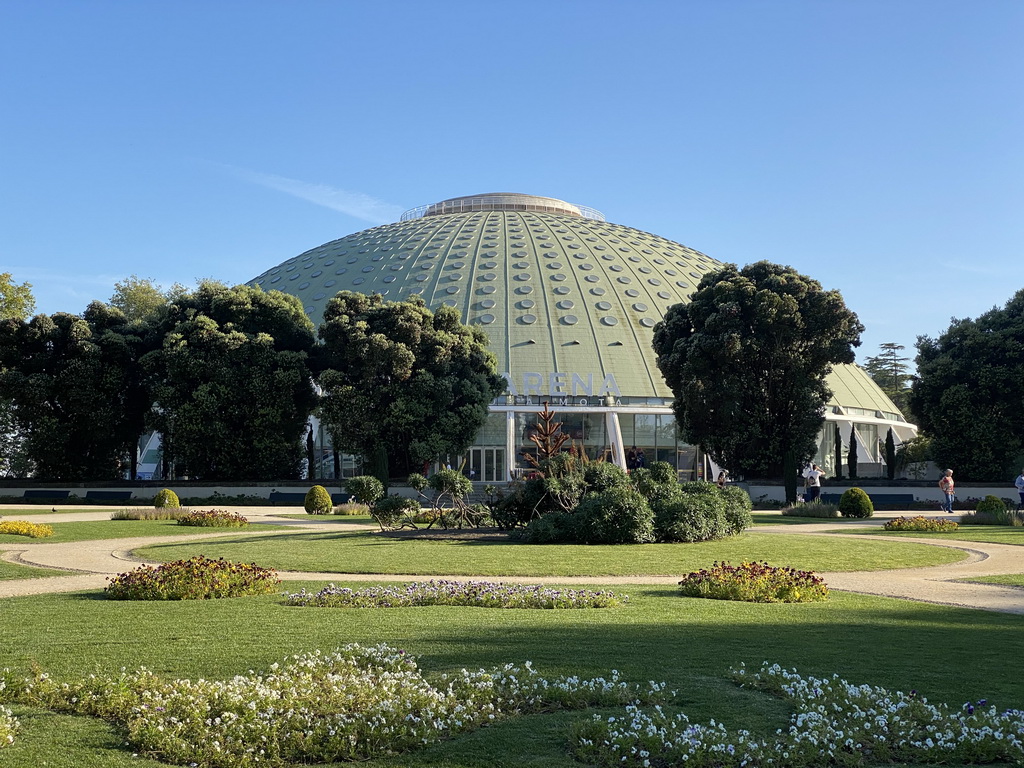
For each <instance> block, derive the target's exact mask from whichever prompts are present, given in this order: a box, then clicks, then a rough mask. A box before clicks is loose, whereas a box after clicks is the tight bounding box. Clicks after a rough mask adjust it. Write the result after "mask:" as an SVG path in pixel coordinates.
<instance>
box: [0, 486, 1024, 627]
mask: <svg viewBox="0 0 1024 768" xmlns="http://www.w3.org/2000/svg"><path fill="white" fill-rule="evenodd" d="M68 509H72V508H69V507H62V509H61V511H59V512H57V513H48V514H40V515H32V516H31V517H27V516H26V519H30V520H31V521H32V522H38V523H44V522H55V523H57V522H69V521H86V520H107V519H109V517H110V515H109V512H93V511H80V512H68V511H66V510H68ZM86 509H88V508H86ZM232 509H233V511H237V512H240V513H241V514H244V515H245V516H246V517H249V518H250V519H251V520H253V521H254V522H256V523H260V522H263V523H272V524H275V525H289V526H294V527H297V528H301V529H303V530H335V531H336V530H338V523H336V522H335V523H317V522H314V520H312V519H308V518H305V519H301V520H293V519H288V518H283V517H281V515H283V514H289V513H290V514H296V513H302V508H301V507H295V508H286V507H247V508H232ZM5 514H8V515H9V513H6V512H5V510H4V508H3V507H2V506H0V515H5ZM902 514H914V513H902V512H884V513H878V516H877V517H875V518H873V519H872V520H867V521H863V523H864V525H870V526H881V525H882V524H884V522H885V520H886V519H887V518H890V517H898V516H900V515H902ZM13 517H14V516H9V519H13ZM349 524H351V525H352V526H353V527H361V526H360V524H359V523H354V522H352V523H349ZM836 526H837V523H836V522H834V521H832V522H825V523H820V524H817V523H816V524H806V525H774V526H758V527H757V529H756V530H757V531H758V532H759V533H778V534H797V535H806V536H832V535H835V534H833V533H829V531H834V530H835V529H836ZM247 533H256V534H259V533H263V534H264V535H266V534H270V533H274V532H273V531H262V532H261V531H259V530H255V531H248V532H247ZM238 535H246V534H240V532H239V531H237V530H234V531H228V532H217V533H197V534H184V535H180V536H147V537H141V538H130V539H107V540H100V541H84V542H74V543H65V544H46V543H37V544H24V545H22V544H0V557H2V559H4V560H7V561H9V562H13V563H20V564H23V565H32V566H38V567H43V568H52V569H57V570H65V571H68V575H66V576H53V577H46V578H36V579H19V580H12V581H0V597H15V596H22V595H37V594H48V593H56V592H74V591H79V590H90V589H102V588H103V587H104V586H105V585H106V583H107V579H108V578H109V577H110V576H112V575H114V574H118V573H122V572H124V571H127V570H131V569H132V568H133V567H135V566H136V565H138V564H139V563H141V562H143V561H142V560H140V559H138V558H136V557H134V556H133V554H132V553H133V551H134V550H136V549H138V548H140V547H143V546H148V545H150V544H157V543H164V542H175V541H190V540H196V539H206V538H217V537H222V536H238ZM867 538H882V537H873V536H871V537H867ZM886 541H892V539H891V538H887V539H886ZM900 541H911V542H917V543H923V544H928V545H931V546H944V547H952V548H954V549H960V550H962V551H963V552H964V553H965V558H964V559H963V560H961V561H959V562H956V563H951V564H948V565H941V566H933V567H928V568H907V569H901V570H892V571H857V572H846V573H824V574H821V575H822V576H823V578H824V579H825V582H826V583H827V584H828V586H829V588H830V589H836V590H842V591H848V592H859V593H862V594H869V595H882V596H885V597H896V598H902V599H906V600H917V601H921V602H928V603H938V604H941V605H955V606H961V607H965V608H975V609H980V610H988V611H999V612H1002V613H1015V614H1024V588H1020V587H1005V586H998V585H993V584H974V583H970V582H964V581H960V580H961V579H969V578H974V577H979V576H993V575H1001V574H1019V573H1024V547H1020V546H1011V545H1006V544H988V543H981V542H965V541H957V540H955V539H952V538H946V539H943V540H942V541H936V540H935V539H917V538H902V539H900ZM680 575H681V574H680ZM279 576H280V578H281V579H282V580H286V581H289V580H290V581H294V580H330V581H335V582H342V581H413V580H418V579H423V578H424V577H423V576H414V575H408V574H379V575H378V574H365V573H363V574H342V573H293V572H281V573H279ZM460 578H464V579H472V578H477V579H493V578H494V577H485V576H477V577H473V576H464V577H460ZM678 580H679V576H678V575H677V576H594V577H580V576H576V577H571V578H569V577H536V576H532V577H519V578H509V577H502V581H515V582H521V583H532V584H537V583H549V584H565V583H573V584H675V583H676V582H677V581H678Z"/></svg>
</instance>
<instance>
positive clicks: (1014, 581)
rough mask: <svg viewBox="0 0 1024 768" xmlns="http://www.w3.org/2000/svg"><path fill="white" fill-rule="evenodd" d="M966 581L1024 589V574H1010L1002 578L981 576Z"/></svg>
mask: <svg viewBox="0 0 1024 768" xmlns="http://www.w3.org/2000/svg"><path fill="white" fill-rule="evenodd" d="M964 581H977V582H980V583H981V584H1004V585H1006V586H1008V587H1024V573H1008V574H1003V575H1002V576H979V577H978V578H976V579H964Z"/></svg>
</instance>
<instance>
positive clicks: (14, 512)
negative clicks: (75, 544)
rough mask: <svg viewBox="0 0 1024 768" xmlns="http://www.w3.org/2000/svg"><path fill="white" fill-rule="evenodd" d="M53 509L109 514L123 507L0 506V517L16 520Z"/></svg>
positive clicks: (47, 513)
mask: <svg viewBox="0 0 1024 768" xmlns="http://www.w3.org/2000/svg"><path fill="white" fill-rule="evenodd" d="M55 509H56V510H57V513H58V514H61V515H73V514H75V513H76V512H104V513H106V514H108V515H110V514H112V513H114V512H117V511H119V510H121V509H124V507H118V508H117V509H104V508H103V507H90V508H88V509H61V508H60V507H53V506H38V507H20V508H18V509H5V508H0V518H3V519H6V520H17V519H18V518H21V517H24V516H25V515H52V514H53V511H54V510H55Z"/></svg>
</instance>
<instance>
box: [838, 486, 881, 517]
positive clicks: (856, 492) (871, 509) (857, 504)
mask: <svg viewBox="0 0 1024 768" xmlns="http://www.w3.org/2000/svg"><path fill="white" fill-rule="evenodd" d="M839 511H840V512H841V513H842V515H843V517H856V518H866V517H871V516H872V515H874V514H875V505H874V504H872V503H871V497H870V496H868V495H867V493H865V492H864V491H863V490H861V489H860V488H847V489H846V490H845V491H843V495H842V496H840V497H839Z"/></svg>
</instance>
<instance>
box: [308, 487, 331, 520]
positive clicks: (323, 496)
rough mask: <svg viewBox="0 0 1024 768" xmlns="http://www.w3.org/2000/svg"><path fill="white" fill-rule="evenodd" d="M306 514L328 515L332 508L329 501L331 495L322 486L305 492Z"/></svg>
mask: <svg viewBox="0 0 1024 768" xmlns="http://www.w3.org/2000/svg"><path fill="white" fill-rule="evenodd" d="M305 507H306V514H308V515H329V514H331V510H332V509H333V508H334V502H333V501H331V494H330V493H328V492H327V489H326V488H324V487H323V486H322V485H314V486H313V487H312V488H310V489H309V490H308V491H306V502H305Z"/></svg>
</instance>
